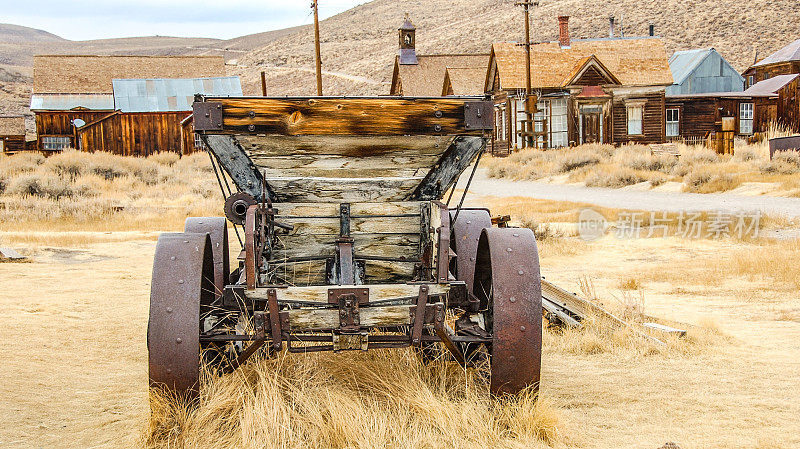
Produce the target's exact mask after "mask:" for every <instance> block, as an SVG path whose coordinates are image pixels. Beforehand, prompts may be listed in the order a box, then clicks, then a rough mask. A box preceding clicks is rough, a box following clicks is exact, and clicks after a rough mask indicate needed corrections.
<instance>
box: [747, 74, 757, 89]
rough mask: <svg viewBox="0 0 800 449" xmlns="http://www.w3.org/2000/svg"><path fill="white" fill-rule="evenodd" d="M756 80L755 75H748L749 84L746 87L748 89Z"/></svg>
mask: <svg viewBox="0 0 800 449" xmlns="http://www.w3.org/2000/svg"><path fill="white" fill-rule="evenodd" d="M754 81H755V77H754V76H753V75H750V76H748V77H747V86H745V89H747V88H749V87H750V86H752V85H753V84H755V83H754Z"/></svg>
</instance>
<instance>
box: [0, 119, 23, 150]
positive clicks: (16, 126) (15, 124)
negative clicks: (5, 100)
mask: <svg viewBox="0 0 800 449" xmlns="http://www.w3.org/2000/svg"><path fill="white" fill-rule="evenodd" d="M23 150H25V117H21V116H0V154H2V153H15V152H17V151H23Z"/></svg>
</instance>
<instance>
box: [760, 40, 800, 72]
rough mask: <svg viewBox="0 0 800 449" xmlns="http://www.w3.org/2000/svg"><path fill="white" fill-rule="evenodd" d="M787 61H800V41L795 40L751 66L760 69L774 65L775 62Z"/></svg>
mask: <svg viewBox="0 0 800 449" xmlns="http://www.w3.org/2000/svg"><path fill="white" fill-rule="evenodd" d="M787 61H800V39H797V40H796V41H794V42H792V43H791V44H789V45H787V46H785V47H783V48H781V49H780V50H778V51H776V52H775V53H773V54H771V55H769V56H767V57H766V58H764V59H762V60H761V61H758V62H757V63H755V64H754V65H753V67H760V66H763V65H768V64H775V63H776V62H787Z"/></svg>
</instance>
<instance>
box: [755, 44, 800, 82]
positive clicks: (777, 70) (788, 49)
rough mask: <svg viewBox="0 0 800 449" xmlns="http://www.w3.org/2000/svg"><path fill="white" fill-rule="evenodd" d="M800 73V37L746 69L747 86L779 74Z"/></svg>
mask: <svg viewBox="0 0 800 449" xmlns="http://www.w3.org/2000/svg"><path fill="white" fill-rule="evenodd" d="M798 73H800V39H798V40H796V41H794V42H792V43H791V44H789V45H787V46H785V47H783V48H781V49H780V50H778V51H776V52H775V53H773V54H771V55H769V56H767V57H766V58H764V59H762V60H761V61H758V62H756V63H755V64H753V65H752V66H750V67H749V68H748V69H747V70H745V71H744V73H743V75H744V78H745V87H746V88H749V87H750V86H753V85H755V84H756V83H758V82H761V81H764V80H768V79H770V78H772V77H775V76H778V75H794V74H798Z"/></svg>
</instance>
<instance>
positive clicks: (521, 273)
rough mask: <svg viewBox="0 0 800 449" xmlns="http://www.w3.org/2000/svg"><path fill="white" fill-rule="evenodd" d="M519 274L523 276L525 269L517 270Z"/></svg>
mask: <svg viewBox="0 0 800 449" xmlns="http://www.w3.org/2000/svg"><path fill="white" fill-rule="evenodd" d="M517 274H519V275H520V276H522V275H523V274H525V272H524V271H522V270H519V271H517Z"/></svg>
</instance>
